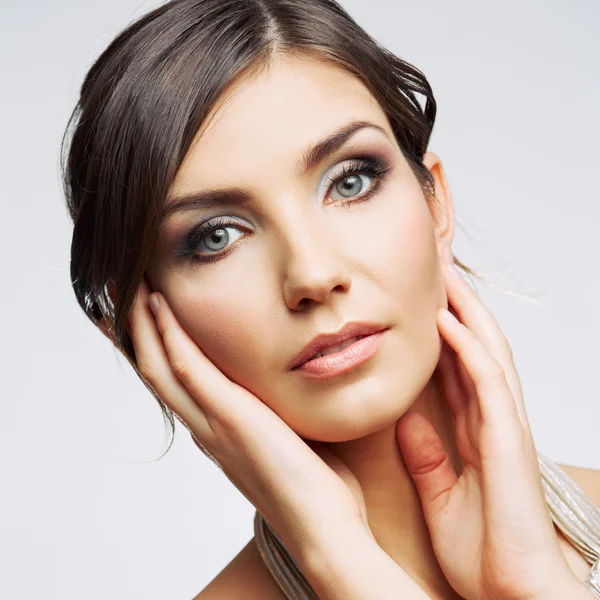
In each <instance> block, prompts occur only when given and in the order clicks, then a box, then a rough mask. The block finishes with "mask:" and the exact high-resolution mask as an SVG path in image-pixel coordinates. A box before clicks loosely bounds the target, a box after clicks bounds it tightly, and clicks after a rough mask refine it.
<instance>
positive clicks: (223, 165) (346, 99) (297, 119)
mask: <svg viewBox="0 0 600 600" xmlns="http://www.w3.org/2000/svg"><path fill="white" fill-rule="evenodd" d="M354 119H355V120H369V121H371V122H373V123H375V124H378V125H380V126H381V127H383V128H384V129H385V130H386V131H388V132H390V135H391V131H390V128H389V124H388V122H387V119H386V117H385V114H384V113H383V111H382V110H381V108H380V106H379V105H378V103H377V101H376V100H375V99H374V98H373V96H372V95H371V94H370V92H369V91H368V89H367V88H366V87H365V86H364V85H363V84H362V82H360V81H359V80H358V79H357V78H356V77H354V76H353V75H351V74H350V73H348V72H347V71H345V70H343V69H342V68H340V67H337V66H335V65H332V64H331V63H328V62H325V61H321V60H317V59H314V58H307V57H285V58H277V59H276V60H275V61H274V62H273V63H271V64H270V65H269V66H268V67H265V68H263V69H261V70H260V71H258V74H256V73H252V74H250V73H249V74H247V75H246V76H244V77H241V78H240V79H239V80H238V81H236V82H234V83H233V84H232V85H231V86H230V87H229V88H228V90H227V91H226V93H224V95H223V98H221V99H219V101H218V102H217V103H216V104H215V106H214V107H213V109H212V110H211V111H210V113H209V114H208V115H207V118H206V120H205V122H204V124H203V125H202V127H201V128H200V130H199V131H198V133H197V134H196V137H195V140H194V142H193V143H192V145H191V148H190V150H189V152H188V155H187V157H186V159H185V160H184V162H183V164H182V166H181V168H180V170H179V172H178V174H177V177H176V179H175V182H174V185H173V187H172V190H171V195H179V194H185V193H189V192H193V191H194V190H196V189H198V187H199V186H201V187H208V186H210V187H214V186H222V185H225V184H227V185H229V184H241V183H242V182H245V183H248V182H249V181H252V180H253V179H255V178H256V177H257V174H258V175H260V176H261V177H264V173H265V170H268V169H271V170H272V171H277V172H278V173H280V174H282V175H283V174H286V175H288V176H290V175H291V174H292V172H293V171H294V169H295V167H296V165H297V160H298V159H299V157H300V154H301V153H302V151H303V149H305V148H306V147H307V146H308V145H310V144H311V143H314V142H316V141H318V140H320V139H322V138H323V137H325V136H326V135H328V134H330V133H331V132H332V131H333V130H335V129H337V128H338V127H340V126H342V125H344V124H345V123H348V122H349V121H351V120H354ZM371 131H373V130H371Z"/></svg>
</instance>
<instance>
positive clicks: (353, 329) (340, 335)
mask: <svg viewBox="0 0 600 600" xmlns="http://www.w3.org/2000/svg"><path fill="white" fill-rule="evenodd" d="M384 329H388V328H387V327H386V326H385V325H381V324H380V323H368V322H359V321H352V322H350V323H346V324H345V325H344V326H343V327H342V328H341V329H340V330H338V331H337V332H334V333H320V334H319V335H317V336H316V337H315V338H313V339H312V340H311V341H310V342H309V343H308V344H307V345H306V346H304V348H303V349H302V351H301V352H300V353H299V354H297V355H296V357H295V358H294V359H293V360H292V362H291V364H290V367H289V369H290V371H293V370H295V369H297V368H298V367H300V366H302V365H303V364H304V363H305V362H307V361H308V360H309V359H310V358H312V357H313V356H314V355H315V354H317V352H321V350H323V349H324V348H328V347H330V346H337V345H338V344H341V343H342V342H345V341H346V340H347V339H349V338H352V337H356V336H367V335H372V334H374V333H378V332H379V331H382V330H384ZM349 347H351V346H349ZM342 352H343V350H342ZM336 354H337V353H336ZM331 356H334V355H333V354H332V355H331ZM324 358H326V357H324Z"/></svg>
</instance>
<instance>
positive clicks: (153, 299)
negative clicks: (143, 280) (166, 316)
mask: <svg viewBox="0 0 600 600" xmlns="http://www.w3.org/2000/svg"><path fill="white" fill-rule="evenodd" d="M148 304H149V305H150V308H151V310H152V312H153V313H154V314H155V315H156V313H157V312H158V307H159V302H158V298H157V296H156V294H150V296H149V297H148Z"/></svg>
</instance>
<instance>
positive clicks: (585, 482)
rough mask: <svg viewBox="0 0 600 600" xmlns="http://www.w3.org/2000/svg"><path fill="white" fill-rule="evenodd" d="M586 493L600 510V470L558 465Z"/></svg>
mask: <svg viewBox="0 0 600 600" xmlns="http://www.w3.org/2000/svg"><path fill="white" fill-rule="evenodd" d="M558 466H559V467H560V468H561V469H562V470H563V471H564V472H565V473H566V474H567V475H569V477H571V479H573V481H575V483H576V484H577V485H578V486H579V487H580V488H581V489H582V490H583V491H584V492H585V495H586V496H587V497H588V498H589V499H590V500H591V501H592V504H594V505H595V506H597V507H598V508H600V470H598V469H588V468H586V467H575V466H573V465H562V464H559V465H558Z"/></svg>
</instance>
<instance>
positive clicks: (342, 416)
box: [282, 372, 432, 442]
mask: <svg viewBox="0 0 600 600" xmlns="http://www.w3.org/2000/svg"><path fill="white" fill-rule="evenodd" d="M431 374H432V373H429V372H426V373H424V374H423V375H422V377H419V378H416V379H415V377H414V375H413V377H412V378H404V380H403V382H400V381H399V380H398V376H402V375H403V373H402V372H396V373H395V375H396V377H394V378H386V379H383V378H382V377H377V376H375V375H373V376H371V377H363V379H361V380H360V381H357V382H355V383H353V384H352V385H348V386H346V387H344V388H343V389H338V390H336V391H335V392H331V391H329V393H328V394H327V395H320V397H319V398H314V397H313V398H312V399H311V401H310V403H307V402H304V403H302V408H303V412H302V413H301V414H296V415H293V416H291V417H288V418H287V419H286V418H285V417H283V416H282V418H284V420H286V422H287V423H288V425H289V426H290V427H291V428H292V429H293V430H294V431H295V432H296V433H297V434H298V435H299V436H300V437H302V438H304V439H308V440H315V441H319V442H347V441H350V440H355V439H359V438H362V437H365V436H367V435H370V434H372V433H375V432H376V431H380V430H381V429H386V428H387V427H390V426H391V425H393V424H394V423H395V422H396V421H397V420H398V419H399V418H400V417H401V416H402V415H403V414H404V413H405V412H406V411H407V410H408V409H409V408H410V407H411V406H412V404H413V402H414V401H415V399H416V398H417V396H418V395H419V393H420V392H421V391H422V389H423V388H424V387H425V385H426V384H427V382H428V381H429V379H430V378H431Z"/></svg>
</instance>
